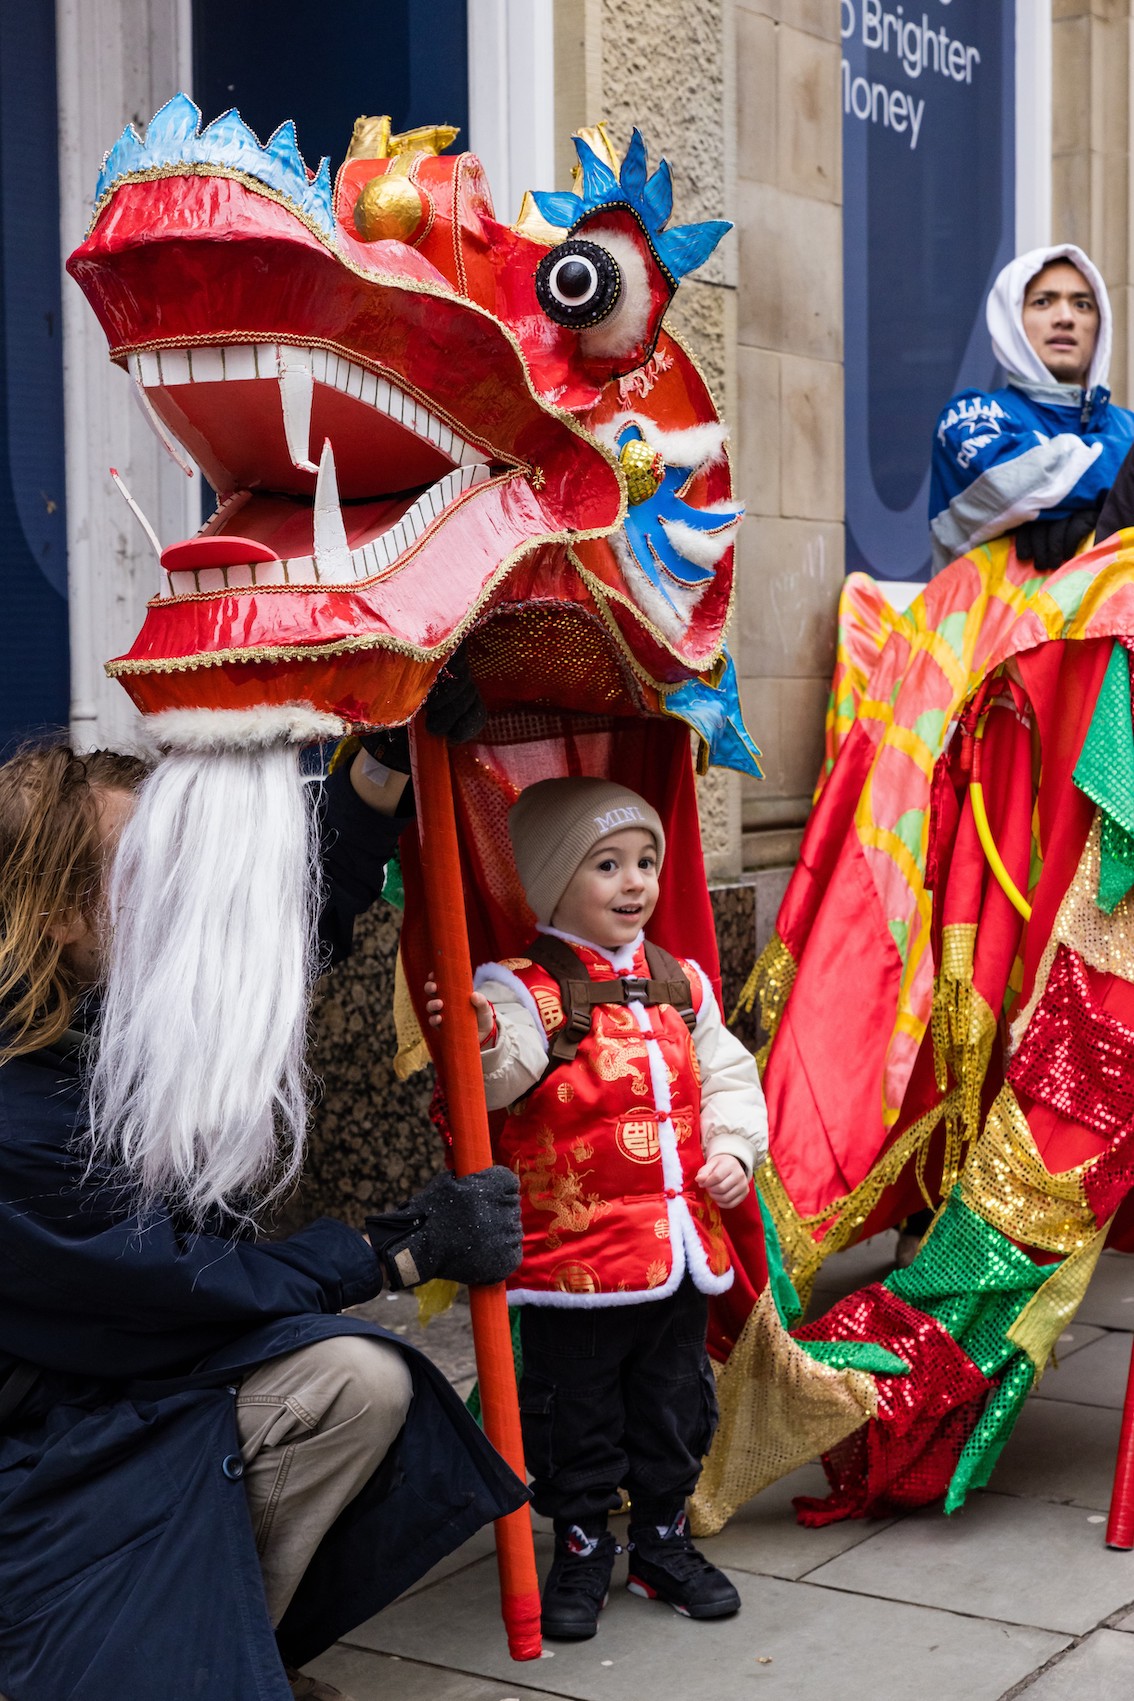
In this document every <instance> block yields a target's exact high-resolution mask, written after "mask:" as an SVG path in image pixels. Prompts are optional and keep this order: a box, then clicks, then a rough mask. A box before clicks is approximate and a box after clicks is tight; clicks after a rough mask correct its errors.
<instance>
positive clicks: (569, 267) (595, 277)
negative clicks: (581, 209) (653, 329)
mask: <svg viewBox="0 0 1134 1701" xmlns="http://www.w3.org/2000/svg"><path fill="white" fill-rule="evenodd" d="M535 291H536V299H537V301H538V302H539V304H540V306H541V307H542V308H543V311H544V312H545V313H546V314H547V316H548V318H549V319H551V320H553V321H554V322H555V324H557V325H563V326H564V327H565V328H568V329H572V330H577V331H582V330H586V329H587V328H588V327H589V326H591V325H597V324H600V323H601V321H602V320H603V319H605V318H607V317H608V316H609V315H610V313H611V312H612V311H613V309H614V307H615V305H616V303H617V302H618V299H619V297H620V296H621V294H622V273H621V272H620V271H619V269H618V265H617V262H616V261H615V260H614V258H613V256H612V255H611V254H610V253H609V251H608V250H607V249H606V248H603V247H601V246H600V245H599V244H598V243H595V242H587V241H584V240H583V239H582V238H570V239H569V240H568V241H567V242H563V243H560V244H559V245H558V246H557V247H555V248H552V249H551V250H549V252H548V253H546V254H545V255H544V256H543V258H542V260H541V261H540V263H539V265H538V266H537V267H536V273H535Z"/></svg>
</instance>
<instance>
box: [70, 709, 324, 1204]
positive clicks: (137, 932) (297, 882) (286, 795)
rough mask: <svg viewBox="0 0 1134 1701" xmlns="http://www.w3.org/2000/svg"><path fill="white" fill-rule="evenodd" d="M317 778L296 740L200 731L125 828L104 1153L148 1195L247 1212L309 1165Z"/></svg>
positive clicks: (104, 1054)
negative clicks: (231, 742)
mask: <svg viewBox="0 0 1134 1701" xmlns="http://www.w3.org/2000/svg"><path fill="white" fill-rule="evenodd" d="M186 746H188V747H186ZM312 789H313V788H311V787H308V786H305V785H304V783H303V780H302V778H301V776H300V772H299V750H298V748H297V746H296V745H294V744H288V743H285V742H280V741H277V742H275V743H272V744H269V745H267V746H266V747H264V746H261V747H260V748H248V747H247V744H246V743H245V744H242V745H241V746H240V747H236V748H233V747H228V748H224V747H221V748H218V747H217V745H216V744H213V745H212V748H208V742H207V741H206V740H201V739H195V740H189V739H185V740H183V741H182V742H181V747H180V748H175V749H173V750H171V751H170V752H169V753H168V754H167V755H165V756H164V757H163V758H162V759H161V761H160V762H159V764H158V766H157V767H156V768H155V770H154V772H153V773H152V774H151V775H150V776H149V778H148V779H147V780H146V781H145V783H144V785H143V786H142V789H141V791H140V793H139V797H138V803H137V807H136V809H135V811H134V814H133V816H132V817H131V819H130V821H129V822H128V824H127V826H126V829H125V831H124V832H123V835H122V840H121V843H120V845H119V848H118V852H117V855H116V858H115V863H114V868H113V871H112V875H111V881H110V895H109V902H110V917H109V919H110V927H111V942H110V957H109V963H108V967H107V977H106V987H105V998H104V1003H103V1011H102V1020H101V1024H100V1031H99V1043H98V1049H97V1056H96V1061H95V1064H94V1068H93V1071H92V1076H91V1083H90V1100H91V1128H92V1141H93V1154H92V1155H93V1158H94V1160H95V1161H98V1162H105V1163H107V1164H109V1165H110V1166H111V1168H112V1169H113V1171H114V1173H115V1175H116V1177H117V1178H118V1179H120V1180H121V1181H122V1182H124V1183H125V1184H126V1185H127V1186H129V1187H130V1188H131V1189H132V1190H133V1191H135V1192H136V1193H137V1195H138V1196H139V1199H140V1202H141V1204H142V1206H143V1207H153V1206H156V1205H159V1204H160V1205H165V1206H167V1207H168V1208H169V1209H171V1210H174V1211H181V1212H184V1213H185V1214H187V1215H188V1216H189V1217H190V1219H191V1220H193V1221H198V1222H199V1221H200V1220H201V1218H202V1217H203V1216H204V1215H205V1213H207V1212H209V1211H211V1210H220V1211H222V1212H231V1213H235V1214H240V1215H247V1214H248V1213H249V1212H250V1211H251V1210H252V1209H254V1208H255V1207H257V1206H260V1205H262V1204H263V1203H264V1202H265V1201H266V1200H267V1199H269V1198H272V1197H274V1196H276V1195H278V1194H280V1193H281V1192H283V1191H284V1190H285V1189H286V1188H288V1187H289V1186H291V1185H292V1184H293V1183H294V1181H295V1180H296V1178H297V1177H298V1174H299V1171H300V1168H301V1166H302V1163H303V1156H304V1146H305V1136H306V1121H307V1095H306V1078H305V1063H304V1053H305V1041H306V1023H307V1007H308V997H309V993H310V989H311V984H312V981H313V979H314V975H315V971H316V966H317V959H316V949H315V924H316V918H317V915H318V900H319V862H318V856H317V847H316V842H315V825H314V817H313V811H312V808H311V795H312Z"/></svg>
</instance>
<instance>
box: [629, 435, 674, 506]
mask: <svg viewBox="0 0 1134 1701" xmlns="http://www.w3.org/2000/svg"><path fill="white" fill-rule="evenodd" d="M618 458H619V460H620V461H621V462H622V471H623V472H624V473H625V475H626V498H627V501H628V502H629V503H630V506H631V507H632V508H633V507H636V506H637V504H638V503H639V502H648V501H649V500H650V497H651V496H656V495H657V492H658V490H659V488H660V486H661V481H662V479H663V478H664V477H665V456H664V455H663V454H662V452H661V450H660V449H651V448H650V445H649V444H648V443H645V442H643V441H642V439H641V438H640V437H632V438H631V439H630V441H629V443H624V444H623V445H622V449H621V452H620V454H619V457H618Z"/></svg>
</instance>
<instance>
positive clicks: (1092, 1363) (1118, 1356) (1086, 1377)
mask: <svg viewBox="0 0 1134 1701" xmlns="http://www.w3.org/2000/svg"><path fill="white" fill-rule="evenodd" d="M1130 1347H1131V1341H1130V1336H1129V1335H1126V1334H1123V1333H1122V1331H1121V1330H1118V1329H1108V1330H1107V1331H1106V1332H1105V1333H1104V1334H1102V1335H1100V1336H1099V1338H1098V1340H1097V1341H1091V1342H1090V1343H1089V1345H1087V1346H1085V1347H1083V1348H1082V1349H1081V1351H1079V1352H1077V1353H1074V1354H1072V1356H1071V1357H1070V1358H1069V1359H1068V1360H1067V1362H1066V1363H1065V1364H1064V1365H1062V1366H1061V1367H1060V1369H1059V1370H1049V1371H1048V1372H1047V1373H1046V1374H1045V1376H1044V1377H1043V1380H1042V1381H1041V1382H1040V1385H1039V1387H1038V1388H1037V1389H1036V1391H1035V1397H1036V1399H1037V1400H1069V1401H1071V1402H1072V1403H1073V1404H1074V1405H1077V1406H1111V1407H1114V1408H1116V1409H1121V1407H1122V1401H1123V1398H1124V1396H1125V1393H1126V1377H1127V1374H1128V1372H1129V1370H1130ZM1116 1442H1117V1437H1116Z"/></svg>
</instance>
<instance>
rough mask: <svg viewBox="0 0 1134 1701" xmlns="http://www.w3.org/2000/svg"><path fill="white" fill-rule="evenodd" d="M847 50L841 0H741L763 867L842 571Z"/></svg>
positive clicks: (786, 853) (793, 768) (750, 669)
mask: <svg viewBox="0 0 1134 1701" xmlns="http://www.w3.org/2000/svg"><path fill="white" fill-rule="evenodd" d="M839 57H840V55H839V9H838V7H837V6H836V5H834V4H833V3H832V0H737V6H736V64H737V86H738V98H737V106H738V147H737V176H738V184H737V203H736V204H737V210H738V214H739V223H740V281H739V289H738V350H737V375H738V392H739V412H738V416H737V421H736V425H737V437H738V445H739V475H740V476H739V485H740V489H741V492H742V493H743V495H744V497H745V499H746V500H747V502H748V513H749V518H748V519H747V520H746V521H745V524H744V526H743V527H742V528H741V535H740V562H739V565H740V574H739V578H740V630H739V634H738V642H737V650H738V655H737V665H738V668H739V671H740V674H741V679H742V691H743V700H744V708H745V715H746V718H747V721H748V724H749V726H750V727H751V729H752V732H753V735H754V736H755V738H756V740H757V742H758V743H759V744H760V745H761V747H762V749H763V751H764V755H765V758H766V768H767V778H766V779H765V780H764V782H763V783H762V784H761V783H759V782H756V781H748V782H746V783H745V788H744V826H745V838H744V852H745V856H744V860H745V866H746V867H747V868H749V869H764V868H775V867H783V866H785V865H787V864H790V863H791V862H792V861H793V860H794V857H795V854H796V851H797V849H798V844H799V837H800V829H801V827H802V824H803V822H804V820H805V819H806V816H807V811H808V808H809V804H810V798H811V793H812V789H813V787H814V785H815V781H816V778H817V777H818V773H819V763H820V758H821V753H822V741H823V717H824V709H825V704H826V699H827V691H828V685H829V681H830V676H831V668H832V664H833V660H834V634H835V609H836V604H837V600H838V594H839V587H840V585H841V582H842V578H843V570H844V568H843V369H842V235H843V233H842V157H841V153H842V115H841V104H840V98H839ZM783 883H784V877H783V876H782V875H781V876H779V877H778V878H776V879H774V880H773V881H772V882H771V884H772V886H774V887H775V888H776V889H777V890H778V889H780V888H782V885H783ZM774 899H775V893H774V892H773V891H772V890H771V889H769V893H768V906H769V907H774ZM766 922H767V918H765V926H764V927H762V928H761V931H766Z"/></svg>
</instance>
